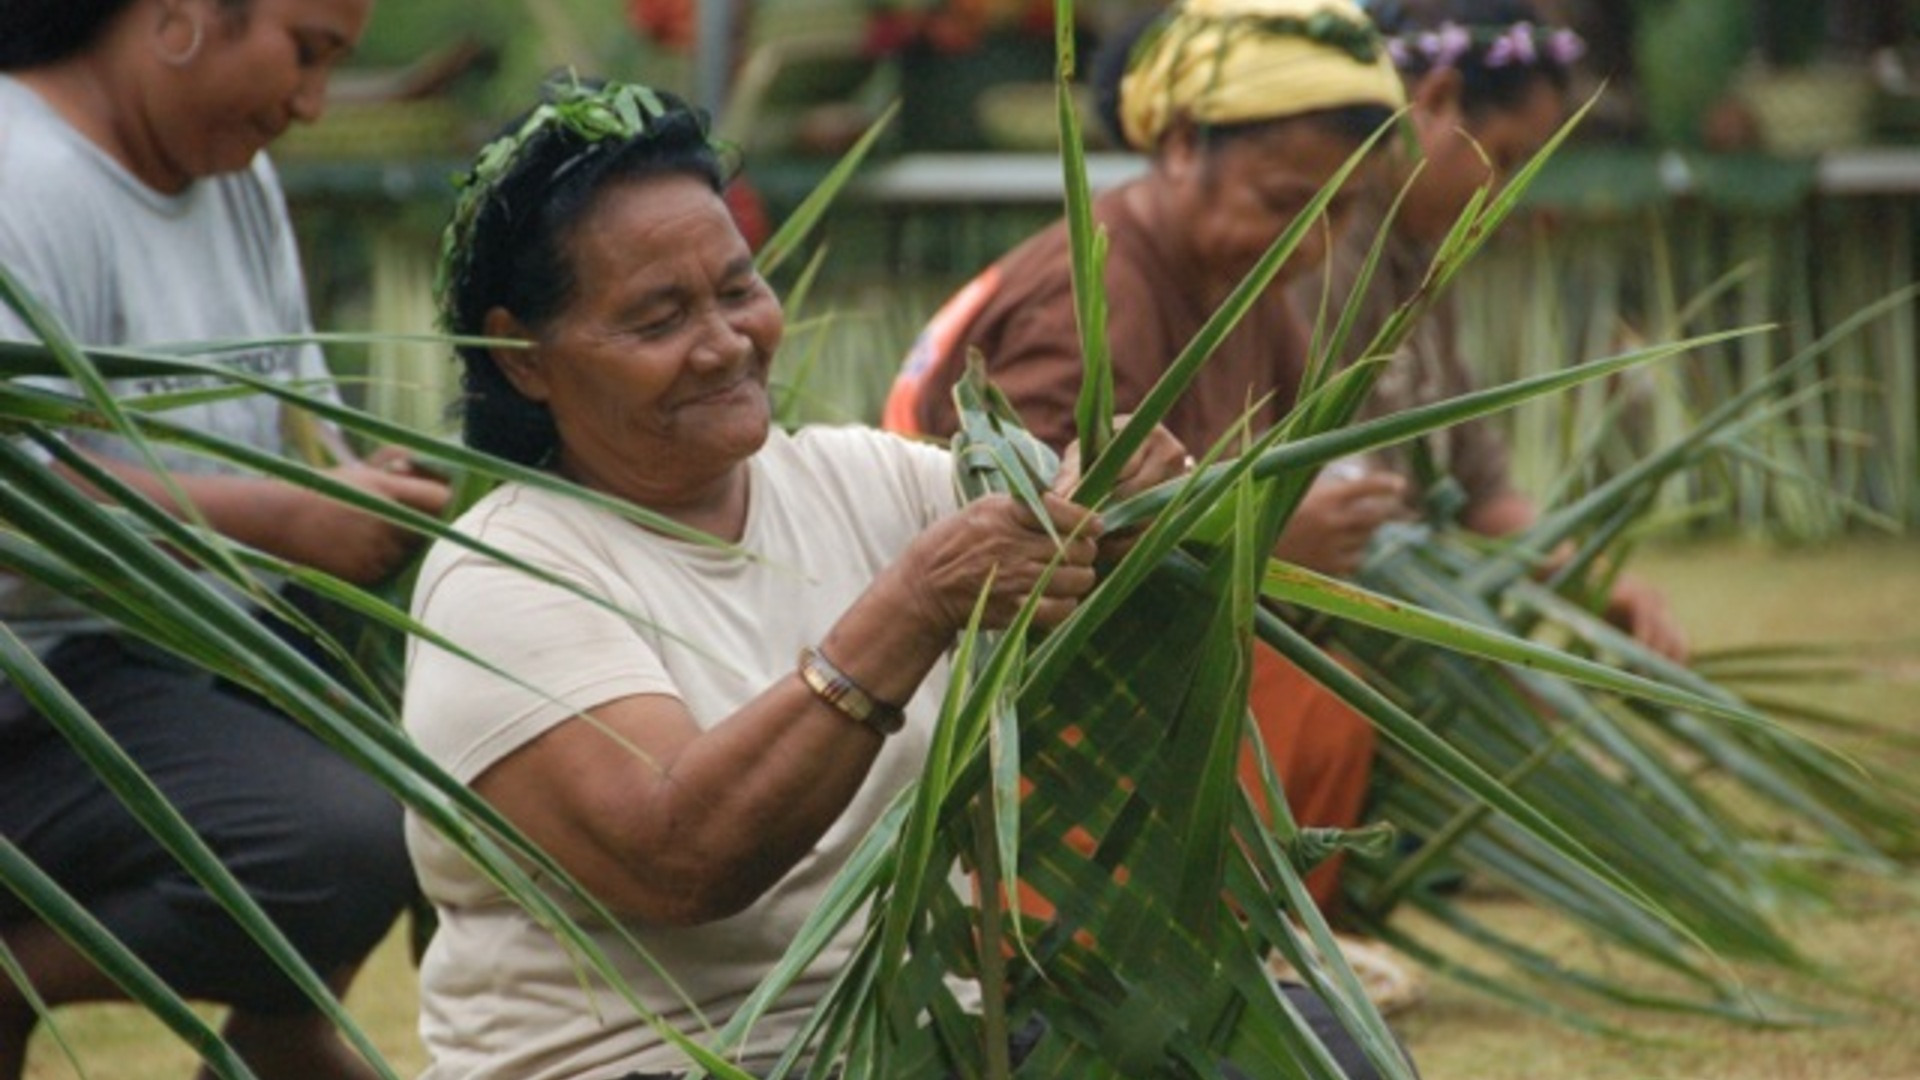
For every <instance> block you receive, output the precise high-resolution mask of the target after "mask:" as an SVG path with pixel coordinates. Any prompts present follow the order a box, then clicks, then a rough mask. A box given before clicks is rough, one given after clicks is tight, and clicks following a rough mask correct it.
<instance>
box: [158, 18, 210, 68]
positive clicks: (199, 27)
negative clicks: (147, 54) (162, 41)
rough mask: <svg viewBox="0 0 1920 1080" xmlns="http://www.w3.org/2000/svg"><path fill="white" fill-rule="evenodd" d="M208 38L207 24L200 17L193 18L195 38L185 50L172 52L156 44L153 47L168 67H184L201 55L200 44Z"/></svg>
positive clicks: (204, 42)
mask: <svg viewBox="0 0 1920 1080" xmlns="http://www.w3.org/2000/svg"><path fill="white" fill-rule="evenodd" d="M206 40H207V26H206V24H205V23H204V22H202V21H200V20H199V19H194V20H193V40H192V41H189V42H187V47H186V48H185V49H184V50H182V51H180V52H177V53H170V52H167V51H166V50H165V49H164V48H162V47H160V46H159V45H155V46H154V49H153V54H154V55H155V56H157V57H159V58H160V62H161V63H163V64H165V65H167V66H168V67H174V68H183V67H186V66H187V65H188V64H191V63H193V62H194V60H195V59H197V58H198V57H199V55H200V46H202V45H204V44H206Z"/></svg>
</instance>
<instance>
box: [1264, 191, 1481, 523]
mask: <svg viewBox="0 0 1920 1080" xmlns="http://www.w3.org/2000/svg"><path fill="white" fill-rule="evenodd" d="M1388 207H1389V204H1388V202H1386V201H1385V200H1384V199H1382V198H1380V197H1379V196H1378V195H1377V194H1376V195H1375V196H1374V197H1373V198H1372V199H1369V200H1367V201H1364V202H1362V203H1360V204H1359V205H1356V206H1355V207H1354V209H1353V221H1354V222H1355V225H1354V227H1352V228H1350V229H1348V230H1347V231H1346V233H1345V235H1343V236H1342V237H1341V238H1340V239H1339V241H1338V242H1337V243H1336V244H1335V245H1334V248H1333V253H1332V255H1331V256H1330V261H1331V263H1332V266H1331V268H1330V270H1329V272H1328V274H1327V275H1326V276H1324V277H1323V276H1322V275H1319V274H1306V275H1303V276H1302V280H1301V281H1300V282H1299V284H1298V285H1297V286H1296V287H1295V290H1296V291H1295V292H1294V296H1295V299H1296V300H1297V302H1298V303H1299V304H1300V310H1301V311H1303V312H1306V313H1310V314H1311V313H1317V312H1318V311H1319V310H1320V303H1321V297H1322V293H1321V291H1320V290H1321V289H1322V287H1323V286H1330V287H1331V288H1332V290H1333V292H1332V300H1331V301H1329V307H1328V314H1327V318H1328V319H1330V320H1331V319H1333V318H1335V317H1337V315H1338V314H1339V311H1340V304H1341V303H1342V302H1344V301H1345V299H1346V297H1348V296H1349V295H1351V294H1352V292H1353V287H1354V282H1355V281H1357V280H1358V279H1359V276H1360V268H1361V267H1362V266H1363V265H1364V264H1365V261H1366V257H1367V252H1368V249H1369V248H1370V247H1371V245H1372V244H1373V242H1374V238H1375V236H1376V229H1377V223H1378V222H1381V221H1385V220H1386V216H1387V211H1388ZM1432 261H1433V249H1432V248H1431V247H1430V246H1428V245H1426V244H1422V243H1419V242H1418V241H1415V240H1411V239H1408V238H1407V237H1406V236H1405V235H1404V234H1403V233H1402V232H1401V231H1400V230H1397V229H1396V230H1394V231H1393V232H1392V233H1391V234H1390V235H1389V236H1388V238H1387V242H1386V246H1385V249H1384V250H1383V252H1382V254H1381V259H1380V265H1379V267H1378V269H1377V270H1376V272H1375V274H1374V278H1373V280H1372V282H1370V283H1369V287H1368V289H1367V292H1366V295H1365V298H1364V299H1363V300H1362V307H1361V309H1360V315H1359V318H1358V319H1357V320H1356V321H1355V323H1354V328H1353V333H1352V335H1351V336H1350V337H1349V339H1348V342H1349V346H1348V348H1349V352H1350V355H1358V354H1359V352H1360V350H1362V349H1364V348H1366V345H1367V343H1368V342H1370V341H1372V340H1373V336H1374V335H1375V334H1376V333H1378V332H1379V330H1380V328H1381V326H1383V325H1384V324H1385V323H1386V321H1387V319H1388V317H1389V316H1391V315H1392V314H1393V311H1394V309H1395V308H1396V307H1398V306H1399V305H1400V303H1401V302H1402V301H1403V300H1405V299H1406V298H1407V297H1410V296H1412V295H1413V294H1414V291H1415V290H1417V289H1418V288H1419V287H1420V283H1421V282H1422V281H1423V280H1425V278H1426V275H1427V267H1428V266H1429V265H1430V264H1431V263H1432ZM1458 329H1459V318H1458V315H1457V313H1456V312H1455V310H1454V307H1453V304H1452V303H1451V300H1450V298H1449V297H1447V296H1445V295H1442V296H1441V297H1440V299H1439V300H1438V301H1437V302H1435V304H1434V305H1433V306H1432V307H1431V308H1429V309H1428V310H1427V312H1426V314H1424V315H1422V316H1421V317H1420V319H1419V320H1418V321H1417V322H1415V323H1414V325H1413V328H1412V330H1411V331H1410V332H1409V333H1408V335H1407V338H1406V340H1405V341H1403V342H1401V344H1400V349H1399V351H1398V352H1396V353H1395V354H1394V357H1393V359H1392V360H1391V361H1390V362H1388V363H1387V364H1386V365H1384V366H1383V367H1382V368H1381V370H1380V374H1379V377H1378V379H1377V381H1375V383H1374V385H1373V391H1372V393H1371V394H1369V395H1368V397H1367V400H1366V403H1365V404H1364V405H1362V406H1361V410H1360V415H1361V416H1362V417H1364V418H1372V417H1376V416H1386V415H1388V414H1390V413H1396V412H1400V411H1401V410H1403V409H1409V408H1412V407H1414V406H1416V405H1429V404H1432V403H1434V402H1438V401H1445V400H1447V399H1449V398H1454V397H1458V396H1459V395H1461V394H1463V393H1466V392H1468V391H1471V390H1474V389H1477V388H1478V383H1477V381H1476V380H1475V379H1474V377H1473V372H1472V371H1471V370H1470V369H1469V367H1468V365H1467V362H1466V360H1465V359H1464V358H1463V357H1462V356H1461V355H1460V350H1459V343H1458V339H1457V334H1458ZM1375 456H1376V457H1378V458H1379V459H1380V460H1381V461H1382V462H1383V463H1384V465H1385V467H1387V468H1390V469H1392V470H1394V471H1395V472H1398V473H1399V474H1400V475H1402V476H1404V477H1406V478H1407V481H1408V486H1407V501H1408V503H1409V504H1410V505H1411V506H1412V507H1413V509H1415V510H1416V511H1420V512H1422V513H1428V512H1431V511H1434V510H1436V509H1437V510H1440V511H1441V513H1442V516H1443V517H1449V518H1451V517H1454V516H1459V517H1466V516H1467V515H1468V514H1469V512H1470V511H1471V510H1473V509H1476V508H1478V507H1481V506H1484V505H1486V503H1487V502H1488V501H1489V500H1492V499H1494V498H1496V497H1498V496H1501V495H1505V494H1508V493H1510V492H1512V490H1513V487H1512V482H1511V478H1510V477H1509V475H1508V472H1507V447H1506V442H1505V440H1503V439H1502V438H1501V437H1500V433H1499V432H1498V431H1496V430H1494V428H1493V425H1492V424H1490V423H1488V422H1487V421H1486V420H1484V419H1481V420H1469V421H1467V422H1465V423H1460V424H1455V425H1453V426H1452V427H1450V428H1447V429H1445V430H1443V431H1440V432H1436V433H1434V434H1431V435H1427V436H1424V437H1422V438H1420V439H1416V440H1411V441H1409V442H1404V443H1399V444H1397V445H1395V446H1390V447H1387V448H1385V449H1383V450H1379V451H1376V452H1375ZM1447 477H1452V479H1453V480H1454V481H1455V482H1456V483H1458V484H1459V485H1460V491H1459V495H1460V496H1463V497H1464V499H1465V501H1464V502H1463V503H1461V504H1460V505H1459V506H1458V507H1456V508H1453V509H1452V510H1451V511H1449V509H1448V508H1447V507H1445V506H1440V507H1434V506H1429V505H1427V500H1428V498H1429V496H1436V495H1437V496H1438V497H1439V498H1442V499H1444V498H1445V495H1444V493H1443V492H1439V491H1438V490H1437V489H1438V485H1440V484H1441V483H1442V482H1443V481H1444V480H1445V478H1447Z"/></svg>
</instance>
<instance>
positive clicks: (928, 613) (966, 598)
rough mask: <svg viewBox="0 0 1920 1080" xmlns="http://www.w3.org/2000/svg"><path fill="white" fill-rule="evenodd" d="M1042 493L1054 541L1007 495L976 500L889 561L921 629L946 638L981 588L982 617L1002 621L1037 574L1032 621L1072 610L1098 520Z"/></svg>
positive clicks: (1089, 576)
mask: <svg viewBox="0 0 1920 1080" xmlns="http://www.w3.org/2000/svg"><path fill="white" fill-rule="evenodd" d="M1043 501H1044V506H1045V510H1046V514H1047V517H1048V519H1049V521H1050V522H1051V523H1052V526H1053V531H1054V534H1057V536H1058V537H1059V539H1058V541H1056V540H1055V537H1054V535H1050V534H1049V533H1048V532H1047V530H1046V529H1045V528H1044V527H1043V526H1042V524H1041V522H1040V519H1039V518H1038V517H1036V516H1035V514H1034V512H1033V511H1032V510H1030V509H1029V508H1028V507H1027V506H1026V505H1025V504H1023V503H1021V502H1020V501H1018V500H1016V499H1014V498H1012V497H1011V496H1006V495H989V496H987V497H985V498H982V499H978V500H975V501H974V502H972V503H969V504H968V505H966V506H965V507H962V508H961V509H960V510H959V511H957V512H955V513H953V514H951V515H948V516H947V517H945V518H942V519H941V520H940V521H937V522H935V523H934V524H933V525H932V526H930V527H929V528H928V529H927V530H926V531H925V532H923V533H921V534H920V535H919V536H918V537H916V538H915V539H914V541H913V543H912V544H911V545H909V546H908V548H907V550H906V553H905V554H904V555H903V556H902V558H901V560H900V562H899V563H898V564H896V565H897V567H898V569H899V570H900V571H901V575H900V576H901V580H902V583H903V585H904V587H905V588H906V590H907V592H908V597H909V599H908V603H909V605H910V606H911V608H912V609H913V611H914V613H915V615H916V616H917V617H918V618H919V619H920V620H922V622H923V624H924V625H925V626H927V627H928V629H930V630H932V631H933V632H934V633H936V634H938V635H940V636H941V637H942V638H943V640H944V639H951V637H952V635H954V634H957V633H959V632H960V631H961V630H962V629H964V628H965V627H966V625H967V622H968V620H969V619H971V618H972V616H973V611H974V607H975V605H976V604H977V603H978V602H979V600H980V595H981V592H982V590H983V589H984V590H986V592H987V600H986V610H985V612H984V614H983V616H982V619H983V622H984V624H985V625H986V626H987V627H989V628H992V629H999V628H1002V627H1005V626H1006V625H1007V624H1008V623H1010V622H1012V620H1013V618H1014V616H1015V615H1016V614H1018V612H1019V611H1020V608H1021V605H1023V604H1024V603H1025V602H1026V599H1027V596H1028V594H1029V593H1031V592H1032V591H1033V589H1034V586H1035V585H1036V584H1037V583H1038V582H1040V581H1042V580H1043V579H1044V580H1045V581H1046V584H1045V586H1044V587H1043V588H1042V591H1041V599H1040V603H1039V605H1038V607H1037V609H1036V610H1035V612H1034V623H1035V624H1036V625H1038V626H1042V627H1047V626H1054V625H1057V624H1058V623H1060V622H1061V621H1062V620H1064V619H1065V618H1066V617H1067V616H1068V615H1070V614H1072V613H1073V609H1074V608H1075V607H1076V606H1078V604H1079V602H1080V599H1081V598H1082V597H1084V596H1086V594H1087V593H1088V592H1089V591H1091V590H1092V589H1093V585H1094V577H1095V575H1094V569H1093V562H1094V556H1095V555H1096V553H1097V551H1098V545H1099V540H1100V535H1101V528H1100V521H1099V518H1098V516H1097V515H1095V514H1094V513H1093V512H1091V511H1089V510H1088V509H1086V508H1085V507H1083V506H1079V505H1076V504H1075V503H1072V502H1069V501H1068V500H1067V499H1065V498H1063V497H1061V496H1060V495H1057V494H1054V493H1052V492H1048V493H1047V494H1045V495H1044V496H1043ZM1056 562H1057V565H1056Z"/></svg>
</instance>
